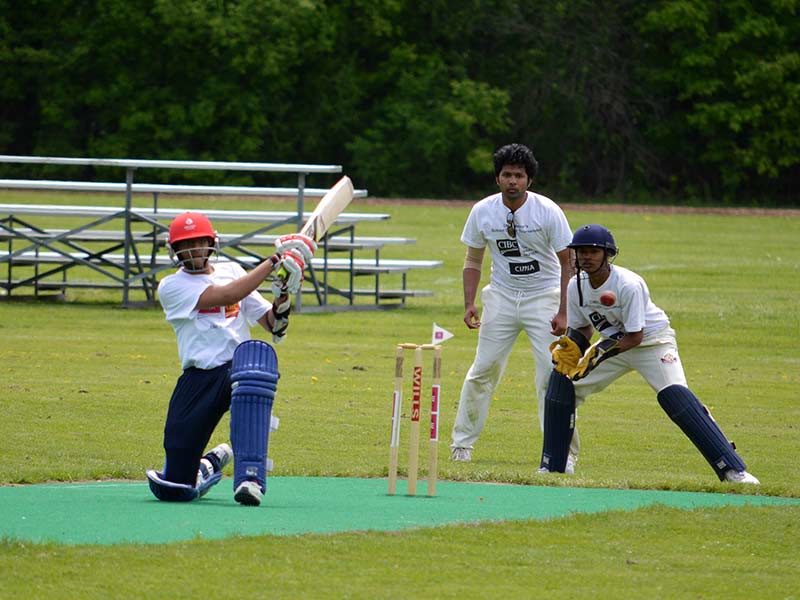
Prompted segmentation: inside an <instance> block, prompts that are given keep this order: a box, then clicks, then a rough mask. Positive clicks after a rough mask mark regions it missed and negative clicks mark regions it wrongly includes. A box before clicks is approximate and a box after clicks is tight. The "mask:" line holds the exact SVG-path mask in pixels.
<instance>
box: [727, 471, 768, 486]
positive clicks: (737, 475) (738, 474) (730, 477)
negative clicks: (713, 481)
mask: <svg viewBox="0 0 800 600" xmlns="http://www.w3.org/2000/svg"><path fill="white" fill-rule="evenodd" d="M725 481H730V482H732V483H749V484H750V485H760V484H761V482H760V481H759V480H758V479H757V478H756V477H754V476H753V475H751V474H750V473H748V472H747V471H734V470H733V469H728V470H727V471H725Z"/></svg>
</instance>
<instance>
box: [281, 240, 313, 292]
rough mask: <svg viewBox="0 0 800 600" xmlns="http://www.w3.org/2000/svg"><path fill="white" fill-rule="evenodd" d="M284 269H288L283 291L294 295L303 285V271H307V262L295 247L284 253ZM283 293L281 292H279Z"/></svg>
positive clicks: (282, 287) (282, 262) (282, 263)
mask: <svg viewBox="0 0 800 600" xmlns="http://www.w3.org/2000/svg"><path fill="white" fill-rule="evenodd" d="M281 266H282V267H283V270H284V271H286V278H285V281H283V282H282V286H281V292H284V291H285V292H286V293H287V294H290V295H293V294H296V293H297V292H299V291H300V288H301V286H302V285H303V277H304V276H303V271H305V268H306V263H305V261H304V260H303V256H302V254H301V253H300V252H298V251H297V250H294V249H291V248H290V249H288V250H286V252H284V253H283V260H282V261H281ZM278 295H281V294H278Z"/></svg>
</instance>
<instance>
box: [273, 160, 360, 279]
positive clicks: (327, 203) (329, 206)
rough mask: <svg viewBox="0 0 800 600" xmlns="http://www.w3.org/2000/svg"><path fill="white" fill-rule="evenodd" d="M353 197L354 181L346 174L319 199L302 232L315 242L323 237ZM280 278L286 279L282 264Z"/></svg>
mask: <svg viewBox="0 0 800 600" xmlns="http://www.w3.org/2000/svg"><path fill="white" fill-rule="evenodd" d="M352 199H353V182H352V181H350V178H349V177H348V176H347V175H345V176H344V177H342V178H341V179H340V180H339V181H337V182H336V183H335V184H334V186H333V187H332V188H331V189H329V190H328V191H327V193H326V194H325V195H324V196H323V197H322V200H320V201H319V204H317V207H316V208H315V209H314V212H312V213H311V216H310V217H308V220H307V221H306V222H305V224H304V225H303V228H302V229H301V230H300V233H302V234H303V235H307V236H308V237H310V238H312V239H313V240H314V241H315V242H318V241H319V240H320V239H322V238H323V237H324V236H325V234H326V233H327V232H328V229H329V228H330V226H331V225H332V224H333V222H334V221H336V217H338V216H339V215H340V214H341V213H342V211H343V210H344V209H345V208H347V205H348V204H350V201H351V200H352ZM277 276H278V278H280V279H284V280H285V279H286V269H284V268H283V266H281V268H280V269H278V273H277Z"/></svg>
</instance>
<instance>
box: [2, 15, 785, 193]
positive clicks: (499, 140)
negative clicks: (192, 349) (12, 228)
mask: <svg viewBox="0 0 800 600" xmlns="http://www.w3.org/2000/svg"><path fill="white" fill-rule="evenodd" d="M0 8H2V10H0V69H2V76H0V153H3V154H23V155H44V156H91V157H115V158H160V159H176V160H177V159H186V160H222V161H228V160H229V161H257V162H287V163H289V162H303V163H324V164H342V165H344V167H345V170H346V172H347V173H348V174H350V175H351V177H353V179H354V181H356V183H357V185H359V186H363V187H368V188H369V189H370V192H371V193H372V194H373V195H381V196H413V197H438V198H448V197H450V198H452V197H464V195H465V194H470V195H474V194H480V193H481V191H485V190H486V189H487V188H491V187H492V181H491V177H492V169H491V154H492V152H493V150H494V149H495V148H497V147H498V146H499V145H502V144H504V143H508V142H511V141H518V142H522V143H525V144H527V145H529V146H531V148H533V150H534V153H535V155H536V157H537V159H538V160H539V162H540V165H541V168H540V175H539V177H538V183H537V186H538V187H539V188H540V189H546V190H557V191H558V193H560V194H562V196H563V195H569V196H571V197H574V198H577V197H595V198H602V197H613V198H617V199H628V200H635V199H637V198H640V197H643V196H649V197H653V196H656V197H662V198H667V199H670V200H671V201H674V202H688V201H693V200H698V199H699V200H711V201H715V202H727V203H733V204H752V203H761V202H767V201H774V202H780V203H783V204H786V203H793V202H796V200H795V198H796V193H795V192H794V191H795V190H797V189H799V188H800V136H798V132H800V50H798V49H800V19H798V16H800V15H799V14H798V13H800V11H799V10H798V2H797V1H795V0H761V1H759V2H756V1H750V0H726V2H719V1H718V0H659V1H652V0H614V1H610V0H592V1H588V0H573V1H564V0H527V1H524V0H426V1H425V2H410V1H407V0H341V1H326V0H29V1H27V2H13V1H12V0H0ZM23 170H24V172H25V173H26V174H28V175H30V174H33V175H41V174H46V175H64V173H63V171H64V169H63V168H62V169H61V170H59V169H55V168H54V167H47V168H42V169H35V168H32V167H31V166H26V167H24V169H23V168H22V167H19V166H9V165H0V173H2V174H3V175H4V176H14V175H18V174H19V173H21V172H22V171H23ZM70 173H71V174H72V176H74V171H71V172H70ZM146 174H147V175H148V176H152V177H154V178H155V179H157V180H159V181H162V182H164V181H181V182H186V183H192V182H202V183H230V184H247V183H260V184H265V183H270V182H269V181H266V179H269V177H268V176H251V175H248V174H242V173H206V172H189V173H187V172H182V173H176V172H174V171H171V172H165V173H149V172H147V173H146ZM142 175H145V173H143V174H142Z"/></svg>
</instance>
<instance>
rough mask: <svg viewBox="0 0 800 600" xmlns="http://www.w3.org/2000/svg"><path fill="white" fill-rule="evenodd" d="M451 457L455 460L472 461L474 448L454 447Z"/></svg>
mask: <svg viewBox="0 0 800 600" xmlns="http://www.w3.org/2000/svg"><path fill="white" fill-rule="evenodd" d="M450 459H451V460H453V461H455V462H470V461H471V460H472V448H453V451H452V453H451V454H450Z"/></svg>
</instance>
